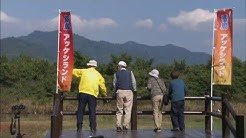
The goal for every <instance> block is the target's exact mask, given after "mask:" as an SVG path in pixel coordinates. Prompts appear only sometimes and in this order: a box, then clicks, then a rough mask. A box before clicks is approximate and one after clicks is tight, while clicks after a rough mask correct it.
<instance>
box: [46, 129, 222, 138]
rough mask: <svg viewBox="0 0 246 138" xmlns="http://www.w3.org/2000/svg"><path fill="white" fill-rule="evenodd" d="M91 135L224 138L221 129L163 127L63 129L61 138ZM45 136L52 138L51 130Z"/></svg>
mask: <svg viewBox="0 0 246 138" xmlns="http://www.w3.org/2000/svg"><path fill="white" fill-rule="evenodd" d="M90 136H103V137H104V138H222V133H221V131H213V132H212V134H207V133H206V132H205V131H204V130H197V129H187V130H185V132H181V131H178V132H172V131H171V130H170V129H163V130H162V131H161V132H158V133H155V132H154V131H153V130H150V129H139V130H128V131H127V132H116V130H112V129H111V130H98V131H96V133H94V134H91V132H90V131H89V130H83V131H82V132H81V133H77V131H76V130H63V131H62V135H61V137H60V138H89V137H90ZM45 138H50V132H49V133H47V135H46V137H45Z"/></svg>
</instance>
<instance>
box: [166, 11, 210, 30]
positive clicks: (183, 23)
mask: <svg viewBox="0 0 246 138" xmlns="http://www.w3.org/2000/svg"><path fill="white" fill-rule="evenodd" d="M212 21H213V12H210V11H209V10H203V9H195V10H193V11H190V12H185V11H181V12H180V13H179V15H178V16H176V17H169V18H168V22H169V23H170V24H172V25H176V26H180V27H181V28H183V29H184V30H199V29H200V28H199V25H201V24H204V23H212Z"/></svg>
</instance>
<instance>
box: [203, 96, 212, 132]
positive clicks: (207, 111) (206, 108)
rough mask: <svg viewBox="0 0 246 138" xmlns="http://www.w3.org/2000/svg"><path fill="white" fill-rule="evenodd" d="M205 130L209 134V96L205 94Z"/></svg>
mask: <svg viewBox="0 0 246 138" xmlns="http://www.w3.org/2000/svg"><path fill="white" fill-rule="evenodd" d="M204 97H205V132H207V133H210V134H211V115H210V114H209V112H210V100H211V99H210V98H209V97H210V96H209V95H205V96H204Z"/></svg>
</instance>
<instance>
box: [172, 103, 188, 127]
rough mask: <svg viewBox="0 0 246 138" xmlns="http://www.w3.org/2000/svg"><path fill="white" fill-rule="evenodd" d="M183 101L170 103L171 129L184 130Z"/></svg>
mask: <svg viewBox="0 0 246 138" xmlns="http://www.w3.org/2000/svg"><path fill="white" fill-rule="evenodd" d="M184 104H185V102H184V100H181V101H176V102H172V103H171V113H170V115H171V120H172V125H173V129H177V128H178V129H184V128H185V124H184Z"/></svg>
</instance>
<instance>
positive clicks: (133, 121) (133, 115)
mask: <svg viewBox="0 0 246 138" xmlns="http://www.w3.org/2000/svg"><path fill="white" fill-rule="evenodd" d="M137 114H138V111H137V92H133V104H132V113H131V130H137V119H138V118H137Z"/></svg>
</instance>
